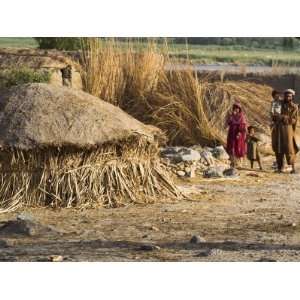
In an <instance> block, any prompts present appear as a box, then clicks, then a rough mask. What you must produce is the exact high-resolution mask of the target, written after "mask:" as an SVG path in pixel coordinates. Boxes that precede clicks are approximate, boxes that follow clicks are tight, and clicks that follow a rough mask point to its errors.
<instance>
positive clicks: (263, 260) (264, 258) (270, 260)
mask: <svg viewBox="0 0 300 300" xmlns="http://www.w3.org/2000/svg"><path fill="white" fill-rule="evenodd" d="M256 262H277V260H276V259H273V258H267V257H261V258H260V259H258V260H256Z"/></svg>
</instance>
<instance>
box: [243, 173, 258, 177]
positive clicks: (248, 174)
mask: <svg viewBox="0 0 300 300" xmlns="http://www.w3.org/2000/svg"><path fill="white" fill-rule="evenodd" d="M246 175H247V176H251V177H260V176H259V174H257V173H253V172H251V173H247V174H246Z"/></svg>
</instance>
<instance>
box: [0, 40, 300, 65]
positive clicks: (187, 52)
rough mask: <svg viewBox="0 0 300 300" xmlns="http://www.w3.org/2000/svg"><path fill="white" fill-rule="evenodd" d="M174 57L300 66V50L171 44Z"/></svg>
mask: <svg viewBox="0 0 300 300" xmlns="http://www.w3.org/2000/svg"><path fill="white" fill-rule="evenodd" d="M0 47H2V48H4V47H14V48H34V47H37V43H36V42H35V40H34V39H33V38H30V37H28V38H14V37H2V38H0ZM169 51H170V53H171V56H172V57H175V58H179V59H183V60H184V59H186V58H187V57H188V58H189V59H190V60H192V61H193V62H194V63H203V64H212V63H219V62H221V63H235V64H259V65H268V66H278V65H283V66H300V49H296V50H280V49H261V48H247V47H245V46H214V45H210V46H204V45H189V46H188V47H186V45H185V44H169Z"/></svg>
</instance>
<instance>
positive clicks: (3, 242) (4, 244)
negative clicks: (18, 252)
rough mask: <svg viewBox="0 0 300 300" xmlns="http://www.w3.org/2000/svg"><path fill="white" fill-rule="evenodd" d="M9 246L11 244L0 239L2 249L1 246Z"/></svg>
mask: <svg viewBox="0 0 300 300" xmlns="http://www.w3.org/2000/svg"><path fill="white" fill-rule="evenodd" d="M8 247H9V245H8V243H7V242H6V241H4V240H0V249H1V248H8Z"/></svg>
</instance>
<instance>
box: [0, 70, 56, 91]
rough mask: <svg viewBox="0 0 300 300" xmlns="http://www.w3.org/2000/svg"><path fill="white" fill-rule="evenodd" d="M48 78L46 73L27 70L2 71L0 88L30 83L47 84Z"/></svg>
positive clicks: (0, 73) (48, 75)
mask: <svg viewBox="0 0 300 300" xmlns="http://www.w3.org/2000/svg"><path fill="white" fill-rule="evenodd" d="M50 76H51V74H50V72H48V71H36V70H33V69H28V68H21V69H10V70H4V71H1V72H0V88H9V87H11V86H14V85H19V84H25V83H32V82H44V83H48V82H49V81H50Z"/></svg>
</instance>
